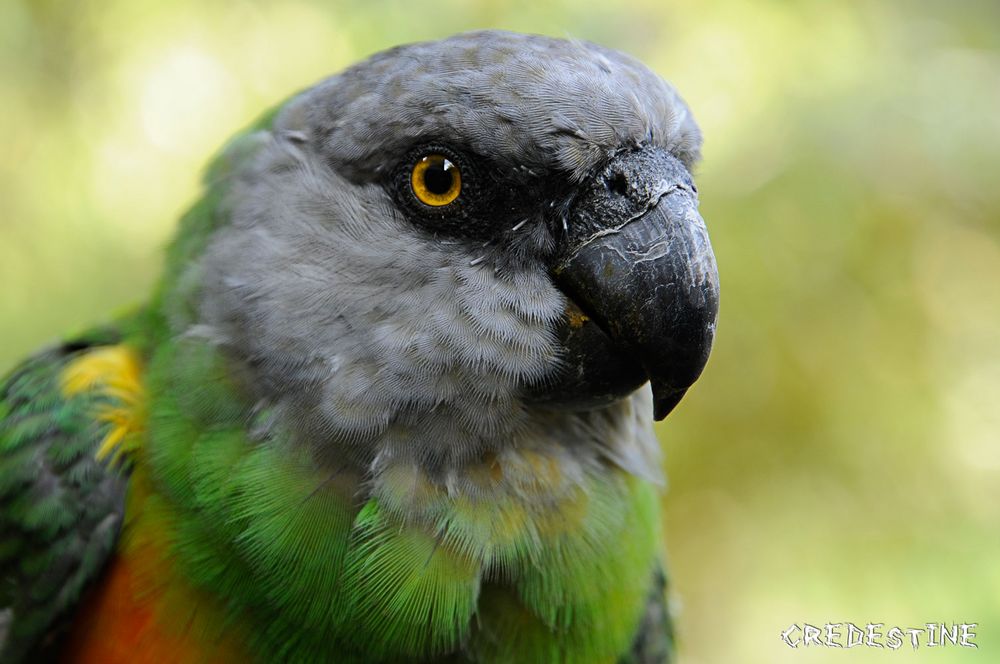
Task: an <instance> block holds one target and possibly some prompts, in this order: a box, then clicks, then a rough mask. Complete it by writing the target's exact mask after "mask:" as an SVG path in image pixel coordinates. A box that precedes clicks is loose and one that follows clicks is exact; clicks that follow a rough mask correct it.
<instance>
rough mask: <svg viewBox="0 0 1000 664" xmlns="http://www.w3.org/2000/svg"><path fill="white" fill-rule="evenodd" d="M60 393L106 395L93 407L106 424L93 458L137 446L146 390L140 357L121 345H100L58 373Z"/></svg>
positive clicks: (124, 452) (113, 456) (117, 456)
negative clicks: (102, 401) (102, 438)
mask: <svg viewBox="0 0 1000 664" xmlns="http://www.w3.org/2000/svg"><path fill="white" fill-rule="evenodd" d="M60 383H61V388H62V392H63V395H64V396H65V397H66V398H72V397H75V396H78V395H80V394H84V393H91V394H94V395H97V396H100V397H104V398H105V399H108V400H109V401H110V403H104V404H101V405H99V406H97V407H96V408H95V409H94V412H93V416H94V419H96V420H98V421H100V422H106V423H108V424H110V425H111V426H110V428H109V429H108V433H107V435H105V437H104V440H102V441H101V444H100V446H99V447H98V448H97V452H96V454H95V456H96V457H97V459H105V458H107V457H110V458H111V462H112V463H116V462H117V461H119V460H120V459H121V457H122V455H129V454H131V453H132V452H134V451H135V450H137V449H138V448H139V445H140V443H141V440H142V436H141V435H140V434H141V433H142V432H143V431H144V430H145V427H146V392H145V389H144V388H143V386H142V361H141V360H140V358H139V355H138V354H137V353H136V352H135V351H134V350H132V349H131V348H129V347H128V346H125V345H118V346H104V347H101V348H97V349H95V350H92V351H90V352H88V353H86V354H84V355H82V356H80V357H79V358H77V359H75V360H73V361H72V362H70V363H69V364H68V365H67V366H66V368H65V369H64V370H63V372H62V375H61V376H60Z"/></svg>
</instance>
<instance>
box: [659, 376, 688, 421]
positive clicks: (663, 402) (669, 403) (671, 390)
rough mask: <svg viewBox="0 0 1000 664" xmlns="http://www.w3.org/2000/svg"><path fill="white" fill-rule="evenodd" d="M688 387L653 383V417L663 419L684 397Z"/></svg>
mask: <svg viewBox="0 0 1000 664" xmlns="http://www.w3.org/2000/svg"><path fill="white" fill-rule="evenodd" d="M686 392H687V388H686V387H685V388H681V389H677V388H675V387H670V386H669V385H662V384H661V385H657V384H656V383H655V382H654V383H653V419H654V420H656V421H657V422H660V421H662V420H663V419H665V418H666V417H667V415H669V414H670V412H671V411H673V409H674V408H676V407H677V404H679V403H680V402H681V399H683V398H684V394H685V393H686Z"/></svg>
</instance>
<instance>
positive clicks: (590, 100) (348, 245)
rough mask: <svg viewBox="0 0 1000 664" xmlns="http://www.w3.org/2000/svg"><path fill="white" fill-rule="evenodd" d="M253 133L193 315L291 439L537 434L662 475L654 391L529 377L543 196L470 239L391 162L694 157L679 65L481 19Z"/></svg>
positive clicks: (541, 272) (330, 448)
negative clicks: (496, 237) (426, 157)
mask: <svg viewBox="0 0 1000 664" xmlns="http://www.w3.org/2000/svg"><path fill="white" fill-rule="evenodd" d="M254 141H255V148H254V152H253V155H252V157H251V158H248V159H245V160H244V162H243V163H242V164H241V165H240V166H239V168H238V170H237V172H236V173H235V174H234V176H233V177H232V178H231V179H230V180H229V181H228V183H227V184H226V186H227V187H228V190H227V192H226V197H225V198H226V203H225V205H226V207H227V209H228V210H229V215H230V218H229V221H228V223H227V224H226V225H224V226H223V227H222V228H220V229H219V230H218V231H216V233H215V235H214V236H213V237H212V239H211V241H210V243H209V245H208V249H207V250H206V251H205V253H204V255H203V256H202V257H201V258H200V260H199V261H197V263H196V264H195V265H193V266H192V268H191V270H192V274H197V278H198V280H199V281H200V287H199V288H198V289H197V290H195V291H194V292H195V293H196V296H195V297H196V302H195V303H194V305H195V309H196V311H197V316H196V317H195V318H194V319H192V320H187V321H183V323H179V325H180V327H182V328H184V327H191V328H192V329H193V330H194V331H196V332H191V334H192V336H198V337H199V338H200V339H202V340H207V342H210V343H213V344H216V345H217V346H219V348H220V349H222V350H223V351H224V352H225V353H226V355H227V356H228V357H230V358H231V359H232V361H233V362H236V363H240V364H241V365H242V366H243V367H244V369H245V371H244V373H246V374H247V375H250V376H252V381H251V383H252V386H253V389H254V390H256V394H257V396H258V398H259V399H260V400H261V402H262V403H266V404H267V405H268V407H270V408H272V409H273V410H274V411H275V412H277V413H279V417H280V418H281V419H282V420H283V421H285V422H288V423H292V425H293V426H294V429H295V431H296V439H297V440H300V441H303V442H304V444H309V445H313V446H315V447H316V448H317V449H318V450H321V451H322V453H323V454H324V455H327V456H329V458H331V459H337V463H342V459H349V460H351V462H352V463H355V464H357V465H358V466H359V467H363V468H366V469H368V470H369V471H371V472H372V473H373V476H377V474H378V471H379V468H380V467H383V466H385V465H388V464H393V463H400V462H405V463H414V464H417V465H418V466H420V467H422V468H425V469H428V470H430V471H433V472H434V473H435V474H437V475H438V476H441V477H446V476H450V475H449V474H452V475H453V474H454V472H455V470H456V469H460V468H461V467H462V466H463V465H464V464H466V463H470V462H474V461H476V460H477V459H481V458H482V457H483V455H484V454H486V453H504V452H505V451H506V450H510V449H517V448H523V447H539V446H543V447H560V448H565V449H566V450H569V451H570V452H571V456H572V457H573V459H574V460H575V461H574V463H578V464H580V465H581V467H585V466H587V465H593V464H600V463H605V462H607V461H610V462H612V463H614V464H617V465H619V466H621V467H623V468H626V469H627V470H629V471H630V472H633V473H635V474H638V475H643V476H647V477H650V478H658V477H659V470H658V469H659V463H658V454H659V452H658V447H657V444H656V440H655V437H654V436H653V433H652V428H651V425H650V404H649V402H650V395H649V391H648V389H642V390H639V391H638V392H637V393H636V394H635V395H633V396H632V397H631V398H629V399H625V400H623V401H622V402H619V403H617V404H614V405H612V406H610V407H608V408H604V409H598V410H594V411H588V412H564V411H556V410H547V409H544V408H541V407H538V406H535V405H533V404H531V403H529V402H526V401H525V399H524V398H522V396H521V394H522V389H521V388H522V387H523V385H525V384H526V383H528V382H537V381H539V380H544V379H545V378H546V376H551V375H552V374H553V373H554V372H555V371H556V370H557V369H558V367H559V362H560V349H559V346H558V343H557V338H556V335H555V331H554V330H555V324H556V322H557V321H558V320H559V318H560V317H561V316H562V315H563V312H564V308H565V305H566V300H565V297H564V296H563V294H562V293H561V292H560V291H559V290H558V289H556V288H555V287H554V285H553V283H552V280H551V278H550V277H549V274H548V270H547V267H546V263H545V256H546V252H547V251H551V247H552V244H553V237H552V231H551V230H550V228H549V227H548V226H547V225H546V224H544V223H542V219H543V214H544V213H545V210H544V209H542V208H543V207H544V205H543V202H542V201H540V202H539V209H538V210H536V211H534V212H531V213H530V214H529V216H528V218H520V217H519V218H518V219H515V220H512V222H511V223H510V224H509V226H508V228H510V231H509V235H510V238H513V239H509V238H508V239H509V241H506V242H505V243H489V242H487V243H482V242H470V241H466V240H462V239H458V240H456V239H453V238H448V237H443V236H441V235H437V234H435V233H433V232H427V231H426V229H420V228H417V227H416V226H415V225H414V224H413V223H412V220H410V219H409V218H408V216H407V213H406V211H405V210H403V209H400V207H399V205H397V202H396V200H395V199H394V198H393V196H392V195H391V194H390V193H389V192H387V191H386V188H385V187H384V186H382V184H381V183H380V179H379V178H380V176H381V174H384V171H385V170H386V169H387V168H390V167H392V166H393V165H395V164H397V163H399V160H400V159H401V158H403V157H404V156H405V155H406V154H407V152H408V151H409V150H411V149H412V148H413V146H415V145H420V144H423V143H428V142H433V143H441V142H447V143H449V144H451V145H454V146H457V147H459V148H461V149H467V150H469V151H470V152H471V153H474V154H480V155H489V157H490V158H491V159H492V160H494V162H496V163H500V164H503V165H504V166H505V167H508V168H509V171H510V172H511V173H518V174H520V175H519V177H538V178H560V179H562V180H565V181H566V182H568V183H574V182H579V181H580V180H581V179H582V178H583V177H584V176H585V175H586V174H587V173H589V172H590V171H591V170H592V168H593V167H594V166H595V164H598V163H599V162H600V161H601V160H602V159H604V158H606V157H607V155H609V154H613V153H614V152H616V151H618V150H621V149H623V148H626V147H628V146H634V145H640V144H649V143H652V144H655V145H659V146H663V147H666V148H668V149H669V150H671V152H672V153H673V154H674V155H675V156H677V157H678V158H679V159H681V160H682V161H683V162H684V163H685V164H687V165H689V166H690V165H691V164H693V163H694V162H695V161H696V160H697V158H698V151H699V148H700V143H701V138H700V133H699V131H698V128H697V126H696V125H695V123H694V121H693V119H692V118H691V115H690V113H689V112H688V110H687V107H686V106H685V105H684V103H683V101H682V100H681V99H680V97H679V96H678V95H677V93H676V92H675V91H674V89H673V88H672V87H671V86H670V85H669V84H667V83H666V82H664V81H663V80H662V79H660V78H659V77H658V76H656V75H655V74H653V73H652V72H650V71H649V70H648V69H646V68H645V67H644V66H643V65H641V64H640V63H639V62H637V61H636V60H634V59H632V58H630V57H628V56H625V55H623V54H621V53H618V52H616V51H611V50H607V49H603V48H601V47H598V46H594V45H592V44H586V43H581V42H571V41H565V40H559V39H552V38H547V37H540V36H526V35H519V34H514V33H507V32H496V31H487V32H475V33H469V34H463V35H459V36H457V37H453V38H451V39H448V40H444V41H440V42H430V43H423V44H414V45H410V46H404V47H400V48H396V49H392V50H390V51H387V52H385V53H381V54H378V55H376V56H374V57H372V58H371V59H369V60H367V61H365V62H363V63H361V64H359V65H357V66H355V67H353V68H351V69H348V70H347V71H345V72H343V73H342V74H340V75H337V76H334V77H332V78H330V79H328V80H326V81H323V82H321V83H320V84H318V85H317V86H315V87H314V88H312V89H309V90H307V91H305V92H303V93H302V94H300V95H299V96H297V97H296V98H294V99H293V100H291V101H290V102H289V103H288V104H287V105H286V107H285V108H284V109H283V110H282V111H281V112H280V113H279V114H278V116H277V118H276V120H275V122H274V126H273V127H272V129H271V130H270V131H268V132H262V133H261V134H260V135H259V136H256V137H254ZM515 222H516V225H515ZM177 331H178V333H182V332H185V331H186V330H185V329H178V330H177Z"/></svg>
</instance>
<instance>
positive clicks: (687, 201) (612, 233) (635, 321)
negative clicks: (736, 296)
mask: <svg viewBox="0 0 1000 664" xmlns="http://www.w3.org/2000/svg"><path fill="white" fill-rule="evenodd" d="M569 228H570V234H569V237H568V238H567V242H566V245H565V248H564V251H563V253H562V254H561V256H560V257H559V259H558V260H557V261H556V263H555V265H554V266H553V268H552V273H553V277H554V279H555V281H556V283H557V285H559V287H560V288H561V289H562V290H563V291H564V292H565V293H566V294H567V296H568V297H569V298H570V299H571V300H572V301H573V303H574V304H575V305H577V306H578V307H579V308H580V309H581V310H582V311H583V312H584V313H585V314H586V315H587V316H588V317H590V318H592V319H593V321H594V322H595V323H596V324H597V326H598V327H599V328H600V330H601V331H602V332H603V333H604V334H605V335H606V336H607V337H608V338H609V339H610V342H611V346H613V347H614V348H615V350H616V353H615V355H616V356H617V358H615V361H617V362H619V363H622V362H623V360H624V363H628V364H631V365H632V366H631V367H629V366H623V367H621V368H620V369H612V368H608V367H605V368H604V369H603V370H600V371H599V370H597V369H595V368H594V367H582V366H580V367H572V366H570V373H574V370H575V375H576V376H577V377H580V376H585V375H586V374H587V373H588V371H589V373H590V375H593V376H599V375H600V376H605V377H606V376H607V375H610V376H612V378H611V379H610V380H611V382H612V383H613V382H614V377H615V376H619V377H620V380H619V382H620V383H621V384H620V385H617V386H616V388H615V389H612V390H610V392H615V391H618V392H625V391H626V390H627V389H635V388H636V387H638V385H630V384H626V383H634V382H635V376H636V374H637V373H639V375H640V376H641V380H642V381H644V380H646V379H648V380H649V381H650V383H651V385H652V389H653V397H654V416H655V418H656V419H657V420H661V419H663V418H664V417H666V416H667V415H668V414H669V413H670V411H671V410H673V408H674V407H675V406H676V405H677V403H678V402H680V400H681V398H682V397H683V396H684V393H685V392H686V391H687V389H688V388H689V387H690V386H691V385H692V384H693V383H694V382H695V380H697V379H698V377H699V376H700V375H701V372H702V369H704V367H705V363H706V362H707V361H708V356H709V353H710V351H711V348H712V341H713V338H714V336H715V326H716V318H717V316H718V310H719V276H718V271H717V268H716V264H715V256H714V255H713V253H712V247H711V244H710V243H709V239H708V232H707V230H706V228H705V223H704V221H703V220H702V218H701V216H700V215H699V214H698V201H697V194H696V192H695V190H694V186H693V184H692V183H691V177H690V175H689V174H688V172H687V169H686V168H684V166H683V164H681V163H680V162H679V161H678V160H677V159H676V158H674V157H673V156H671V155H670V154H669V153H667V152H666V151H665V150H662V149H659V148H644V149H642V150H636V151H632V152H626V153H623V154H619V155H618V156H616V157H615V158H614V159H612V160H611V161H610V163H609V164H608V165H607V166H606V167H605V168H604V169H603V170H602V171H601V172H600V173H598V174H596V175H595V176H593V178H592V180H591V182H589V183H588V185H587V188H586V189H585V191H584V192H583V194H582V196H580V197H579V198H578V199H577V200H576V201H575V203H574V205H573V207H572V209H571V212H570V223H569ZM564 336H566V335H564ZM590 336H591V337H592V336H593V334H591V335H590ZM586 337H587V335H582V334H579V333H578V334H576V338H578V339H586ZM568 355H569V357H567V358H566V359H567V362H568V363H569V364H570V365H572V364H573V363H574V362H584V361H586V362H587V363H589V364H593V363H594V362H595V359H594V357H593V355H594V353H593V351H592V349H591V350H589V351H588V350H586V349H582V348H577V349H574V348H573V347H571V346H570V347H569V348H568ZM625 358H627V359H625ZM608 359H612V358H608ZM636 365H637V366H638V367H641V372H636V371H635V370H634V367H635V366H636ZM609 371H610V374H609ZM577 382H579V380H577ZM605 382H607V380H605ZM574 389H576V390H577V391H586V389H587V386H586V385H585V384H583V385H576V386H575V387H574ZM602 389H603V390H604V391H605V392H608V391H609V390H608V388H607V386H606V385H605V386H603V387H602ZM582 396H585V395H582Z"/></svg>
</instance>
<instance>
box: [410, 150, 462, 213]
mask: <svg viewBox="0 0 1000 664" xmlns="http://www.w3.org/2000/svg"><path fill="white" fill-rule="evenodd" d="M410 186H411V187H412V189H413V195H414V196H416V197H417V200H418V201H420V202H421V203H423V204H424V205H429V206H431V207H442V206H444V205H448V204H449V203H451V202H453V201H454V200H455V199H456V198H458V195H459V194H460V193H462V173H461V171H459V168H458V166H456V165H455V164H454V162H452V161H451V160H449V159H448V158H447V157H446V156H444V155H443V154H429V155H427V156H425V157H422V158H421V159H420V160H419V161H417V163H415V164H414V165H413V171H412V173H411V174H410Z"/></svg>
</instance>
